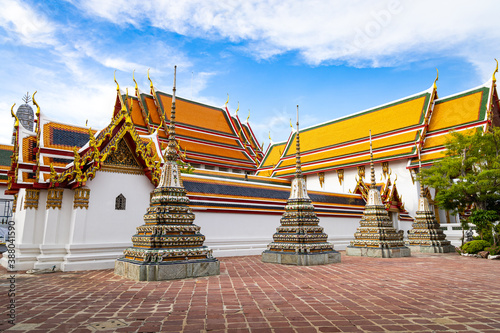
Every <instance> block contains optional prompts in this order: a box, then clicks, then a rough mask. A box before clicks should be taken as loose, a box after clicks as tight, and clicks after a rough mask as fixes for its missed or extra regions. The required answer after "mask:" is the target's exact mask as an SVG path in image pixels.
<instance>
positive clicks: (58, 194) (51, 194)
mask: <svg viewBox="0 0 500 333" xmlns="http://www.w3.org/2000/svg"><path fill="white" fill-rule="evenodd" d="M63 191H64V189H62V188H49V190H48V192H47V205H46V209H49V208H53V209H55V208H57V209H61V205H62V198H63Z"/></svg>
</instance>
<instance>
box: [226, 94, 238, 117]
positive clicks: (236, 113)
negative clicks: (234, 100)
mask: <svg viewBox="0 0 500 333" xmlns="http://www.w3.org/2000/svg"><path fill="white" fill-rule="evenodd" d="M227 98H228V101H229V94H228V95H227ZM226 103H227V102H226ZM239 110H240V101H238V107H237V108H236V113H235V115H236V116H238V111H239Z"/></svg>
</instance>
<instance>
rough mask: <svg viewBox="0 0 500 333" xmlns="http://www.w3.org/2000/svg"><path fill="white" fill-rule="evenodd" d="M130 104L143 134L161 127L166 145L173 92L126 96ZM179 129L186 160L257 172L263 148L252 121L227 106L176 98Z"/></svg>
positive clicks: (133, 117)
mask: <svg viewBox="0 0 500 333" xmlns="http://www.w3.org/2000/svg"><path fill="white" fill-rule="evenodd" d="M123 99H125V100H128V103H127V107H128V109H129V110H130V106H132V107H131V109H132V112H131V118H132V121H133V123H134V125H136V127H137V130H138V132H139V133H151V131H152V129H156V128H158V127H159V126H160V125H161V124H163V125H162V128H161V129H160V131H159V136H160V142H161V143H162V145H165V144H166V142H167V137H168V129H167V128H168V125H169V118H170V114H169V113H170V111H169V107H170V105H171V103H172V95H170V94H167V93H164V92H161V91H155V92H153V94H144V93H140V94H139V96H138V97H130V96H129V97H126V96H123ZM176 107H177V111H178V112H177V116H176V131H177V135H176V137H177V140H178V142H179V146H180V150H181V151H182V152H184V153H185V157H184V159H185V161H186V162H189V163H196V164H207V165H217V166H221V167H229V168H234V169H240V170H246V171H255V170H256V169H257V165H258V164H259V162H260V160H261V159H262V156H263V154H262V151H261V148H260V147H259V146H258V143H257V139H256V138H255V135H254V133H253V131H252V129H251V127H250V125H249V124H248V123H246V124H242V123H241V122H240V121H239V118H238V117H232V116H231V115H230V114H229V111H228V110H227V108H220V107H213V106H210V105H206V104H201V103H197V102H193V101H190V100H187V99H183V98H179V97H176Z"/></svg>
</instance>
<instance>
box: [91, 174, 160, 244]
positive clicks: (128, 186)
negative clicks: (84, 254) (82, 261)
mask: <svg viewBox="0 0 500 333" xmlns="http://www.w3.org/2000/svg"><path fill="white" fill-rule="evenodd" d="M87 187H88V188H89V189H90V200H89V208H88V211H87V219H86V228H85V237H84V239H83V243H114V242H119V243H122V242H126V243H130V244H132V240H131V237H132V235H134V234H135V233H136V227H138V226H140V225H142V224H143V223H144V220H143V216H144V214H146V210H147V208H148V207H149V194H150V192H151V191H152V190H153V189H154V186H153V185H152V184H151V182H150V181H149V179H148V178H147V177H146V176H144V175H133V174H123V173H113V172H97V174H96V176H95V178H94V179H93V180H92V181H90V182H87ZM120 194H123V196H124V197H125V198H126V207H125V210H116V209H115V200H116V197H118V196H119V195H120Z"/></svg>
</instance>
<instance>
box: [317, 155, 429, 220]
mask: <svg viewBox="0 0 500 333" xmlns="http://www.w3.org/2000/svg"><path fill="white" fill-rule="evenodd" d="M406 165H407V160H406V159H403V160H398V161H392V162H389V169H390V171H392V174H391V175H390V177H391V182H392V183H393V184H394V181H396V187H397V189H398V193H399V194H400V195H401V197H402V201H403V203H404V205H405V208H406V210H407V211H408V212H409V213H410V215H411V216H414V215H415V212H416V211H417V208H418V197H419V193H420V185H419V183H418V182H415V184H413V182H412V180H411V174H410V171H409V170H408V169H406ZM374 169H375V181H376V182H377V183H381V182H383V183H385V182H387V177H383V176H382V165H381V164H380V163H376V164H375V165H374ZM358 178H359V177H358V168H357V167H352V168H346V169H344V181H343V182H342V184H340V182H339V179H338V174H337V172H336V171H329V172H325V181H324V183H323V186H322V187H321V186H320V183H319V177H318V174H309V175H307V188H308V189H309V190H315V191H327V192H333V193H349V192H351V193H352V192H353V191H354V189H355V188H356V184H357V183H356V179H358ZM364 180H365V182H369V181H370V166H369V165H365V178H364Z"/></svg>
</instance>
